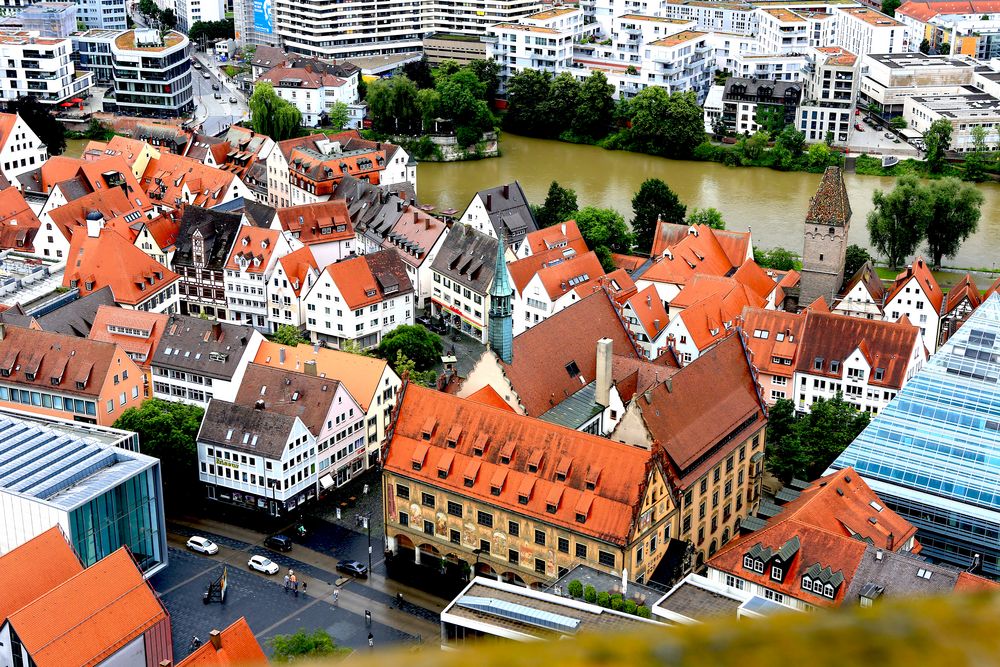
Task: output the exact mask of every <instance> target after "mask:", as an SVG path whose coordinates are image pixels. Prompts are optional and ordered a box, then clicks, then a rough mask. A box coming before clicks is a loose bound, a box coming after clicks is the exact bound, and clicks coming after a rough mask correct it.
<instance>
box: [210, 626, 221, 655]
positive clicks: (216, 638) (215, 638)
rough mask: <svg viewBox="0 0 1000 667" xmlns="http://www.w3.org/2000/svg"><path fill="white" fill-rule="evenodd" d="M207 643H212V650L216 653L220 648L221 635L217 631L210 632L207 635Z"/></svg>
mask: <svg viewBox="0 0 1000 667" xmlns="http://www.w3.org/2000/svg"><path fill="white" fill-rule="evenodd" d="M208 641H210V642H212V648H214V649H215V650H216V651H218V650H219V649H220V648H222V633H221V632H219V631H218V630H212V631H211V632H209V633H208Z"/></svg>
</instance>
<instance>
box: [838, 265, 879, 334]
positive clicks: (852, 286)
mask: <svg viewBox="0 0 1000 667" xmlns="http://www.w3.org/2000/svg"><path fill="white" fill-rule="evenodd" d="M887 294H888V292H887V291H886V289H885V285H884V284H883V283H882V279H881V278H879V276H878V272H877V271H876V270H875V267H874V266H873V265H872V263H871V262H865V263H864V264H863V265H862V266H861V268H860V269H858V271H857V273H855V274H854V276H853V277H851V279H850V280H849V281H848V282H847V285H845V286H844V291H843V294H842V295H841V296H840V297H839V298H838V299H836V300H835V301H834V302H833V307H832V308H831V309H830V310H831V311H833V312H834V313H839V314H841V315H850V316H851V317H863V318H865V319H867V320H881V319H885V312H884V311H883V308H884V306H885V300H886V295H887Z"/></svg>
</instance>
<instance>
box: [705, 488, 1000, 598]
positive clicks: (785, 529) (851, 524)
mask: <svg viewBox="0 0 1000 667" xmlns="http://www.w3.org/2000/svg"><path fill="white" fill-rule="evenodd" d="M915 532H916V530H915V528H914V527H913V525H911V524H910V523H909V522H908V521H907V520H906V519H905V518H904V517H902V516H900V515H899V514H896V513H895V512H894V511H893V510H891V509H889V508H888V507H886V506H884V504H883V502H882V500H881V498H879V497H878V496H876V495H875V493H874V492H873V491H872V489H871V488H870V487H869V486H868V485H867V484H865V482H864V481H863V480H862V479H861V477H860V476H859V475H858V474H857V473H856V472H855V471H854V470H853V469H851V468H846V469H844V470H840V471H837V472H835V473H832V474H829V475H827V476H825V477H821V478H820V479H818V480H816V481H815V482H813V483H812V484H810V485H809V486H808V487H806V488H805V489H804V490H803V491H802V492H801V493H800V494H799V495H798V497H797V498H795V499H794V500H792V501H791V502H788V503H787V504H786V505H784V506H783V507H782V508H781V511H780V513H779V514H778V515H777V516H775V517H773V518H771V519H769V520H768V521H767V522H766V523H763V525H762V526H760V527H759V528H755V529H754V530H753V531H752V532H750V533H749V534H747V535H744V536H743V537H740V538H739V539H737V540H735V541H733V542H732V543H730V544H729V545H728V546H727V547H726V548H725V549H723V550H722V551H721V552H720V553H719V554H718V555H716V556H715V557H714V558H712V559H711V560H709V562H708V578H709V579H710V580H712V581H715V582H716V583H719V584H725V585H726V586H728V587H730V588H736V589H737V590H740V591H744V592H747V593H750V594H753V595H757V596H759V597H763V598H765V599H767V600H770V601H772V602H776V603H778V604H782V605H785V606H788V607H792V608H794V609H799V610H808V609H814V608H824V607H837V606H841V605H860V606H862V607H870V606H872V605H873V604H875V603H876V602H877V601H879V600H881V599H883V598H891V597H913V596H929V595H943V594H947V593H951V592H953V591H959V590H967V587H972V586H977V585H982V586H985V587H989V588H992V587H994V586H995V584H992V583H991V582H987V581H986V580H984V579H982V578H980V577H978V576H975V575H971V574H969V573H968V572H962V571H960V570H957V569H953V568H951V567H949V566H947V565H941V564H933V563H932V562H931V561H928V560H925V559H923V558H918V557H916V556H915V554H917V553H918V552H919V551H920V544H919V543H918V542H916V540H915V539H914V534H915Z"/></svg>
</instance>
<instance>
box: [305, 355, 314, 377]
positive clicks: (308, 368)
mask: <svg viewBox="0 0 1000 667" xmlns="http://www.w3.org/2000/svg"><path fill="white" fill-rule="evenodd" d="M303 366H304V367H305V372H306V375H312V376H313V377H315V376H316V375H317V373H316V360H315V359H310V360H309V361H307V362H306V363H305V364H303Z"/></svg>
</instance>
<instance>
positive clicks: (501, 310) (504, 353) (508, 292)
mask: <svg viewBox="0 0 1000 667" xmlns="http://www.w3.org/2000/svg"><path fill="white" fill-rule="evenodd" d="M504 254H505V251H504V239H503V234H500V238H498V239H497V256H496V264H495V266H494V274H493V285H492V287H490V322H489V326H490V330H489V336H490V349H491V350H493V352H495V353H496V355H497V356H498V357H500V359H501V360H503V361H504V363H508V364H509V363H511V361H512V360H513V358H514V315H513V311H512V308H511V297H512V296H513V294H514V290H513V289H512V288H511V286H510V276H509V275H508V273H507V262H506V261H504Z"/></svg>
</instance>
